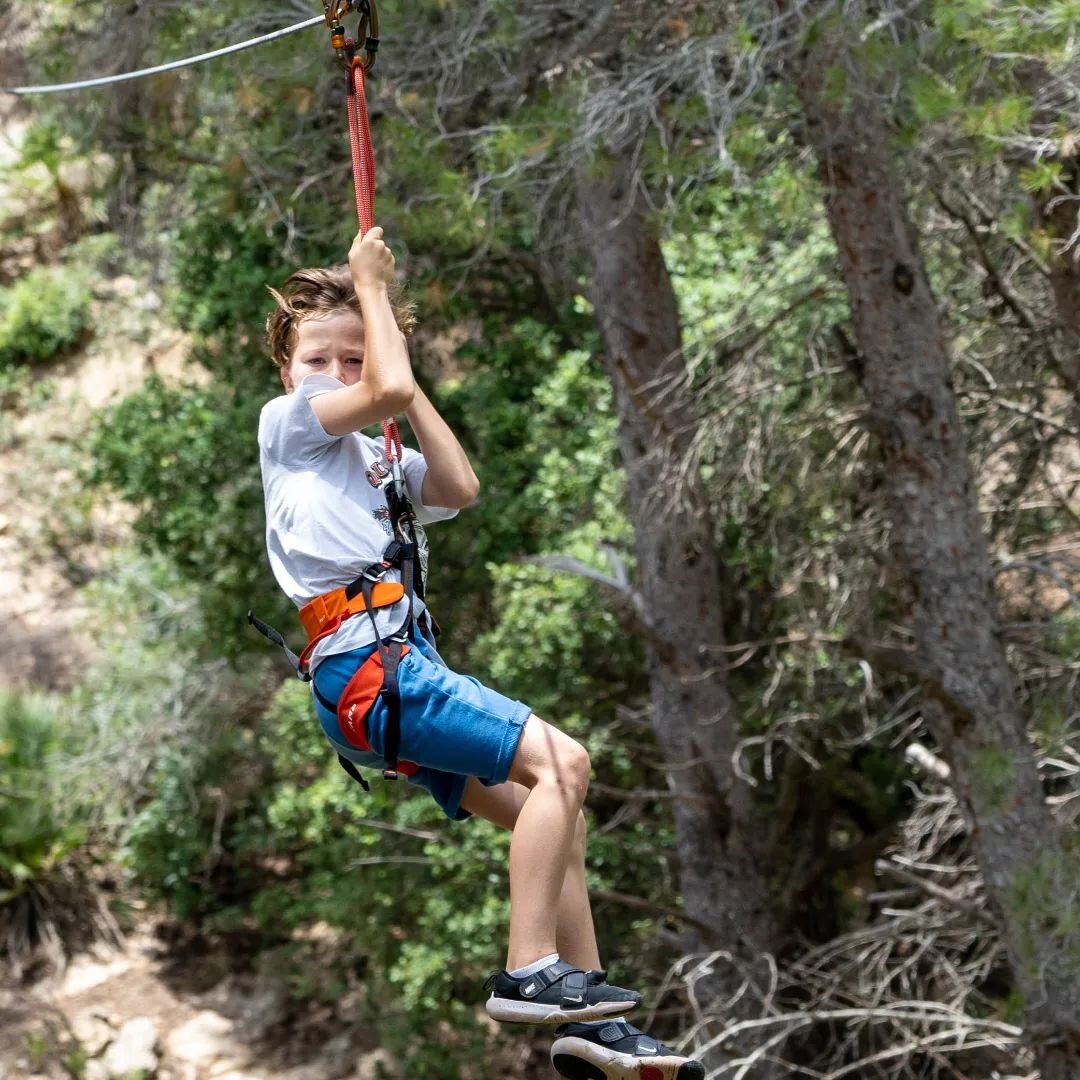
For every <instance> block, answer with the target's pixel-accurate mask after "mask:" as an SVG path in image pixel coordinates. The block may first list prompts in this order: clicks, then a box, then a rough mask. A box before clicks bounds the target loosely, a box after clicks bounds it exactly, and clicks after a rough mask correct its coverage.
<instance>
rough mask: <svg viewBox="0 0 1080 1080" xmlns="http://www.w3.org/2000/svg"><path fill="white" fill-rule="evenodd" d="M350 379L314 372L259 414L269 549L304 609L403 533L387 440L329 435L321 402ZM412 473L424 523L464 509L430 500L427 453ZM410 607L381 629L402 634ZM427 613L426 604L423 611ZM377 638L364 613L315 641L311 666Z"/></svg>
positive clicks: (409, 466)
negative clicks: (397, 521) (395, 522)
mask: <svg viewBox="0 0 1080 1080" xmlns="http://www.w3.org/2000/svg"><path fill="white" fill-rule="evenodd" d="M343 385H344V384H343V383H341V382H339V381H338V380H337V379H335V378H333V377H332V376H330V375H320V374H313V375H308V376H306V377H305V378H304V379H303V380H302V381H301V382H300V384H299V385H298V386H297V388H296V390H295V392H294V393H292V394H283V395H282V396H281V397H276V398H274V399H273V400H272V401H268V402H267V403H266V404H265V405H264V406H263V409H262V414H261V415H260V417H259V464H260V467H261V468H262V481H263V494H264V496H265V499H266V548H267V552H268V553H269V556H270V567H271V569H272V570H273V572H274V577H275V578H277V582H278V584H279V585H280V586H281V588H282V589H283V590H284V591H285V593H286V594H287V595H288V596H289V598H290V599H291V600H292V601H293V603H294V604H296V606H297V607H298V608H299V607H303V606H304V604H306V603H308V601H310V600H313V599H314V598H315V597H316V596H320V595H322V594H323V593H325V592H329V591H330V590H331V589H338V588H341V587H342V586H344V585H348V584H349V582H351V581H353V580H354V579H355V578H356V577H358V576H359V574H360V572H361V571H362V570H363V569H364V567H366V566H370V565H371V563H373V562H377V561H378V560H379V559H381V558H382V554H383V552H384V551H385V550H386V545H387V544H388V543H389V542H390V541H391V540H392V539H393V533H392V530H391V526H390V512H389V510H388V509H387V505H386V495H385V493H384V490H383V489H384V485H385V484H386V481H387V479H388V478H389V468H388V466H387V462H386V458H385V456H384V453H383V446H382V443H381V442H377V441H376V440H375V439H372V438H369V437H368V436H367V435H364V434H362V433H361V432H358V431H357V432H352V433H351V434H348V435H329V434H327V432H326V431H325V430H324V428H323V426H322V424H321V423H319V418H318V417H317V416H316V415H315V411H314V410H313V409H312V407H311V399H312V398H314V397H317V396H318V395H319V394H325V393H328V392H330V391H332V390H340V389H341V387H342V386H343ZM402 470H403V472H404V474H405V487H406V489H407V490H408V493H409V499H410V501H411V502H412V504H413V509H414V511H415V512H416V518H417V520H418V521H419V522H420V524H422V525H426V524H430V523H431V522H433V521H445V520H446V519H448V518H452V517H454V516H455V515H456V514H457V511H456V510H451V509H446V508H442V507H433V506H425V505H424V504H423V501H422V500H421V498H420V492H421V491H422V489H423V484H424V477H425V476H426V475H427V462H426V461H425V460H424V457H423V455H422V454H419V453H417V452H416V451H415V450H408V449H407V450H405V452H404V456H403V460H402ZM384 580H387V581H390V580H394V581H397V580H400V574H399V573H398V572H397V571H396V570H392V571H389V572H388V573H387V575H386V578H385V579H384ZM407 610H408V601H407V600H406V599H402V600H400V601H399V602H398V603H397V604H395V605H394V606H393V607H390V608H383V609H382V610H380V611H379V612H378V613H377V618H378V622H379V632H380V633H381V634H383V635H387V634H390V633H392V632H393V631H394V630H396V629H397V628H398V627H399V626H400V625H401V624H402V622H404V620H405V613H406V611H407ZM422 610H423V605H422V603H420V602H419V600H418V602H417V604H416V608H415V611H416V613H417V614H419V613H420V611H422ZM374 640H375V630H374V628H373V627H372V625H371V619H370V618H369V617H368V616H367V614H366V613H364V614H359V615H354V616H352V618H350V619H348V620H347V621H346V622H345V623H344V624H343V625H342V627H341V629H340V630H338V632H337V633H336V634H332V635H331V636H330V637H329V638H327V639H325V640H324V641H321V642H320V643H319V644H318V645H317V646H316V647H315V651H314V653H313V654H312V657H311V668H312V670H314V668H315V666H316V665H317V664H318V663H319V661H320V660H321V659H323V658H324V657H326V656H330V655H332V654H334V653H342V652H348V651H349V650H350V649H358V648H360V647H361V646H363V645H370V644H371V643H372V642H373V641H374Z"/></svg>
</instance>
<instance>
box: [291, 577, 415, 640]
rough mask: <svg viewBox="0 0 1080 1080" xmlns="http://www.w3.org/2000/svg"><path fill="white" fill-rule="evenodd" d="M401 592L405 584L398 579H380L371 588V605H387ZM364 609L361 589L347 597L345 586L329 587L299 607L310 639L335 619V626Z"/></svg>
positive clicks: (302, 621) (403, 592)
mask: <svg viewBox="0 0 1080 1080" xmlns="http://www.w3.org/2000/svg"><path fill="white" fill-rule="evenodd" d="M404 595H405V586H404V585H402V584H401V582H400V581H379V582H376V584H375V586H374V588H373V589H372V590H371V606H372V607H373V608H384V607H390V605H391V604H396V603H397V602H398V601H399V600H400V599H401V598H402V597H403V596H404ZM365 610H366V609H365V607H364V596H363V594H362V593H357V594H356V595H355V596H354V597H352V599H350V598H349V597H348V596H347V595H346V591H345V589H344V588H340V589H331V590H330V592H328V593H323V594H322V596H316V597H315V599H314V600H311V601H310V602H308V603H306V604H305V605H304V606H303V607H302V608H301V609H300V622H301V623H302V624H303V627H304V630H305V632H306V633H307V636H308V642H309V643H310V642H311V641H312V639H314V638H317V637H320V636H321V635H322V634H323V633H324V631H326V630H328V629H330V626H331V624H333V623H334V621H335V620H337V622H336V625H334V629H335V630H336V629H337V628H338V626H340V625H341V624H342V623H343V622H344V621H345V619H346V618H348V616H350V615H359V614H361V613H362V612H363V611H365Z"/></svg>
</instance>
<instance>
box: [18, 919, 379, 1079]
mask: <svg viewBox="0 0 1080 1080" xmlns="http://www.w3.org/2000/svg"><path fill="white" fill-rule="evenodd" d="M206 978H207V968H206V961H205V958H202V959H199V960H195V959H192V961H191V963H190V965H189V964H188V963H185V962H184V961H183V960H181V959H179V958H178V956H177V954H176V952H175V950H174V949H172V948H165V947H164V946H163V943H162V941H161V940H160V939H159V938H158V937H157V936H156V935H155V934H154V933H152V932H150V931H149V930H144V931H142V932H139V933H136V934H133V935H131V936H130V937H129V938H127V939H126V940H125V941H124V943H123V944H122V945H121V946H120V947H112V948H105V947H99V948H98V949H96V950H94V951H93V952H91V953H88V954H86V955H83V956H80V957H78V958H76V959H75V960H74V961H73V962H72V963H71V964H70V965H69V966H68V967H67V968H66V970H64V971H63V972H62V973H59V974H56V975H54V976H52V977H50V978H46V979H43V980H40V981H38V982H37V983H35V984H34V985H33V986H31V987H29V988H21V989H15V988H8V989H6V990H0V1080H72V1078H73V1077H74V1078H77V1080H146V1078H149V1077H157V1078H158V1080H337V1078H339V1077H343V1078H350V1080H378V1078H381V1077H389V1076H393V1075H395V1074H394V1072H393V1071H392V1070H391V1068H390V1065H391V1063H390V1062H389V1061H388V1059H387V1056H386V1054H385V1052H384V1051H381V1050H378V1049H372V1048H371V1047H367V1048H364V1047H363V1046H361V1045H359V1040H358V1039H357V1034H356V1031H355V1030H353V1029H349V1028H346V1027H342V1028H341V1029H340V1030H339V1031H338V1032H336V1033H334V1031H333V1027H332V1025H331V1026H329V1027H328V1026H327V1025H326V1024H325V1022H324V1021H325V1017H323V1018H320V1017H316V1016H312V1017H309V1018H308V1020H309V1021H310V1027H309V1028H308V1030H305V1029H304V1026H303V1025H299V1026H298V1025H297V1022H296V1018H295V1017H294V1016H292V1015H290V1009H289V1002H288V1001H287V999H286V997H285V994H284V992H283V990H282V989H281V988H280V987H274V986H272V985H268V984H265V983H263V984H262V985H260V984H258V983H257V982H256V981H255V980H254V979H251V978H245V977H238V976H226V977H225V978H223V979H218V980H213V985H212V986H211V987H210V988H209V989H202V990H200V989H199V988H198V986H199V983H200V982H205V981H206ZM320 1021H323V1022H320ZM286 1031H287V1032H289V1036H291V1037H289V1036H285V1037H283V1033H284V1032H286Z"/></svg>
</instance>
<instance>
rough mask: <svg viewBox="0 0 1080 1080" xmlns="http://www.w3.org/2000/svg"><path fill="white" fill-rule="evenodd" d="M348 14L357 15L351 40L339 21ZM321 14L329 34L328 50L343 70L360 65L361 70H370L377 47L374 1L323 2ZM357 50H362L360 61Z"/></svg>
mask: <svg viewBox="0 0 1080 1080" xmlns="http://www.w3.org/2000/svg"><path fill="white" fill-rule="evenodd" d="M350 11H356V12H359V14H360V22H359V25H358V26H357V28H356V37H355V39H354V38H350V37H346V36H345V24H344V22H343V20H344V18H345V16H346V15H347V14H348V13H349V12H350ZM323 14H324V16H325V18H326V25H327V28H328V29H329V31H330V47H331V48H332V49H333V50H334V51H335V52H336V53H337V54H338V56H339V57H340V58H341V60H342V62H343V63H344V64H345V65H346V67H353V66H354V65H355V64H362V65H363V67H364V70H365V71H371V69H372V68H373V67H374V66H375V54H376V52H377V51H378V48H379V13H378V10H377V9H376V7H375V0H325V3H324V4H323ZM357 49H363V51H364V53H365V57H364V59H363V60H361V59H360V58H359V57H357V56H356V51H357Z"/></svg>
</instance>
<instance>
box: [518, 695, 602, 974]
mask: <svg viewBox="0 0 1080 1080" xmlns="http://www.w3.org/2000/svg"><path fill="white" fill-rule="evenodd" d="M589 769H590V763H589V754H588V751H586V750H585V748H584V747H583V746H581V745H580V744H579V743H577V742H575V741H574V740H573V739H571V738H570V736H569V735H566V734H564V733H563V732H561V731H559V730H558V728H555V727H552V726H551V725H550V724H547V723H545V722H544V721H543V720H541V719H540V718H539V717H538V716H535V715H532V716H530V717H529V718H528V720H526V721H525V727H524V730H523V731H522V734H521V739H520V741H519V742H518V746H517V752H516V753H515V754H514V760H513V762H512V764H511V766H510V775H509V779H510V780H511V781H513V782H514V783H516V784H520V785H521V786H522V787H524V788H525V789H526V790H527V794H526V796H525V799H524V800H523V802H522V803H521V806H520V808H519V810H518V813H517V818H516V820H515V822H514V832H513V837H512V839H511V841H510V943H509V947H508V950H507V961H506V967H507V970H508V971H513V970H516V969H517V968H522V967H526V966H527V965H529V964H531V963H533V962H534V961H536V960H539V959H540V958H541V957H544V956H548V955H550V954H551V953H554V952H558V940H557V926H558V911H559V898H560V895H561V894H562V891H563V884H564V882H565V880H566V870H567V866H568V865H569V862H570V857H571V854H572V852H573V850H574V844H575V836H576V834H577V822H578V817H579V815H580V814H581V807H582V805H583V804H584V802H585V793H586V791H587V790H588V787H589Z"/></svg>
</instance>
